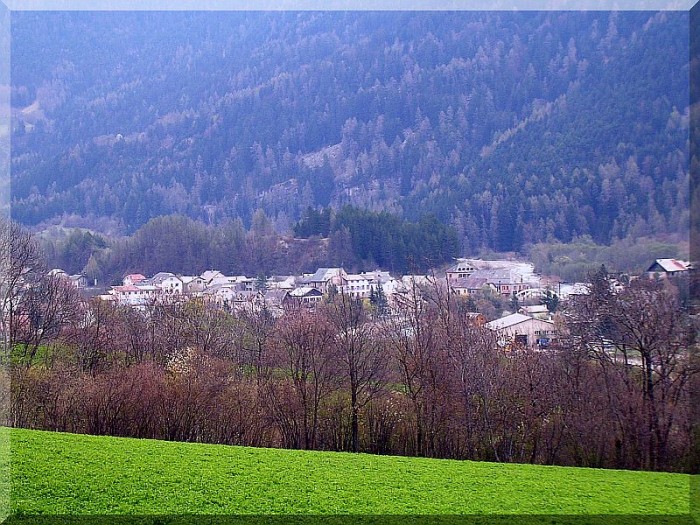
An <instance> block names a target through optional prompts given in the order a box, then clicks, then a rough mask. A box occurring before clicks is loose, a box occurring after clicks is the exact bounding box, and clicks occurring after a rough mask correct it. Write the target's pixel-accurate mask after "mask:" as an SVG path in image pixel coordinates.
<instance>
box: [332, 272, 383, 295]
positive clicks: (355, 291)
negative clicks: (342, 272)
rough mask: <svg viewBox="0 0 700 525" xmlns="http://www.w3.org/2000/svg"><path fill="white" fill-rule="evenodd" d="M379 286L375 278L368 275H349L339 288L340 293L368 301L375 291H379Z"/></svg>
mask: <svg viewBox="0 0 700 525" xmlns="http://www.w3.org/2000/svg"><path fill="white" fill-rule="evenodd" d="M378 287H379V284H378V283H376V282H375V280H374V277H373V276H369V275H366V274H348V275H346V276H345V279H344V282H343V284H342V285H340V286H339V287H338V291H339V292H340V293H343V294H345V295H347V296H349V297H353V298H355V299H368V298H369V297H370V295H371V294H372V291H373V290H375V291H376V290H377V288H378Z"/></svg>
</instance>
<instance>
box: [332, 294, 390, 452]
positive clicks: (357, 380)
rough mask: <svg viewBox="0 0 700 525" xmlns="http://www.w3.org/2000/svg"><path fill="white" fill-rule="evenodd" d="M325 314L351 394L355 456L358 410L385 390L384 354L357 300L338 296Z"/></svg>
mask: <svg viewBox="0 0 700 525" xmlns="http://www.w3.org/2000/svg"><path fill="white" fill-rule="evenodd" d="M325 313H326V315H327V317H328V319H329V321H330V322H331V324H332V325H333V326H334V328H335V331H336V336H335V338H336V344H337V345H338V351H339V357H340V363H341V364H342V367H343V369H344V372H345V380H346V384H347V388H348V391H349V393H350V418H351V423H350V427H351V436H352V437H351V448H352V451H353V452H358V451H359V449H360V431H359V428H360V427H359V414H360V410H362V408H363V407H365V406H366V405H367V404H368V403H369V402H370V401H371V400H372V399H374V398H375V397H376V396H377V395H378V393H379V392H381V391H382V389H383V387H384V385H383V378H384V375H385V373H386V369H387V355H386V353H387V352H386V350H385V349H384V348H383V347H382V345H380V344H378V338H375V337H374V336H373V335H374V334H373V328H372V325H371V324H370V323H369V318H368V314H367V311H366V310H365V308H364V306H363V305H362V302H361V301H360V300H358V299H355V298H352V297H350V296H349V295H347V294H345V293H339V294H337V295H336V296H335V297H334V299H333V301H332V302H330V303H329V304H328V305H327V308H326V309H325Z"/></svg>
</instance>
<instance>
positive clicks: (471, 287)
mask: <svg viewBox="0 0 700 525" xmlns="http://www.w3.org/2000/svg"><path fill="white" fill-rule="evenodd" d="M448 282H449V284H450V290H452V292H453V293H454V294H456V295H460V296H468V295H470V294H473V293H478V292H484V291H487V290H488V291H491V292H494V293H496V292H497V291H498V290H497V289H496V286H495V285H494V284H492V283H490V282H489V280H488V279H487V278H485V277H478V276H474V275H471V276H469V277H460V278H458V279H452V280H451V281H450V280H448Z"/></svg>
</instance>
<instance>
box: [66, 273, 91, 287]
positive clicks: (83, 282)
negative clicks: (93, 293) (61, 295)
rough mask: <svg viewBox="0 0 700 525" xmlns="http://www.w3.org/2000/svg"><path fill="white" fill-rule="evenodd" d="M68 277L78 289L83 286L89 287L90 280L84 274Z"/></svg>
mask: <svg viewBox="0 0 700 525" xmlns="http://www.w3.org/2000/svg"><path fill="white" fill-rule="evenodd" d="M68 279H70V282H71V283H72V284H73V286H75V287H76V288H77V289H78V290H82V289H83V288H87V285H88V280H87V277H85V276H84V275H80V274H76V275H71V276H70V277H68Z"/></svg>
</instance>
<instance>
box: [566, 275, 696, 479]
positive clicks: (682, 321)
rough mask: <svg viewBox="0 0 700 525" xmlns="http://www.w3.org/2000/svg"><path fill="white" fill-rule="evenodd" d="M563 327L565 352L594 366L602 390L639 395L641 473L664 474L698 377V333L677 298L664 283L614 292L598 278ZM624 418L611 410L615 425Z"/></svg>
mask: <svg viewBox="0 0 700 525" xmlns="http://www.w3.org/2000/svg"><path fill="white" fill-rule="evenodd" d="M567 319H568V328H569V344H570V345H571V347H572V348H578V349H579V351H583V352H585V353H586V354H587V356H588V357H590V358H592V359H593V360H595V361H596V362H597V363H598V364H599V365H600V368H601V370H602V371H603V372H604V374H605V377H606V378H607V381H608V386H610V382H611V381H614V380H615V379H616V380H618V381H622V382H623V383H624V384H625V385H626V388H627V390H628V395H629V396H630V398H634V394H635V392H640V405H639V406H637V410H638V413H639V415H641V416H642V419H643V421H644V424H643V425H642V428H640V429H638V431H640V432H642V440H643V442H645V443H646V446H645V450H644V454H645V456H644V462H643V463H644V466H645V467H647V468H652V469H656V468H659V467H664V466H666V465H667V463H668V445H669V438H670V436H671V435H672V433H673V429H674V427H675V426H677V425H678V424H679V423H680V421H678V419H679V418H681V417H686V414H687V412H688V411H689V407H688V403H689V391H688V390H689V381H690V379H691V377H692V376H693V375H695V374H696V373H697V372H698V369H697V366H696V364H695V363H696V361H695V359H694V355H696V354H697V342H696V340H695V335H696V331H697V327H696V326H695V321H694V320H693V318H692V316H690V315H689V312H688V311H687V310H686V309H684V308H683V307H682V305H681V303H680V301H679V297H678V292H677V290H676V289H675V288H674V287H673V285H672V284H670V283H668V282H666V281H652V280H647V279H637V280H634V281H632V282H631V283H630V284H629V285H628V286H627V287H625V288H624V289H622V290H615V289H614V288H613V286H612V281H611V279H610V278H609V277H608V276H607V275H605V274H604V273H603V272H600V273H599V274H598V275H597V276H596V278H595V279H594V282H593V285H592V288H591V293H590V294H588V295H586V296H583V297H581V298H579V299H577V300H576V301H575V302H574V303H573V304H572V305H571V307H570V308H569V309H568V311H567ZM610 402H611V403H612V404H614V403H617V402H618V401H617V400H616V399H613V398H611V399H610ZM623 410H624V404H623V406H622V407H620V408H613V411H614V413H615V415H616V418H617V419H618V420H619V421H622V420H623V419H624V418H625V416H626V414H625V413H624V412H623Z"/></svg>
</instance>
